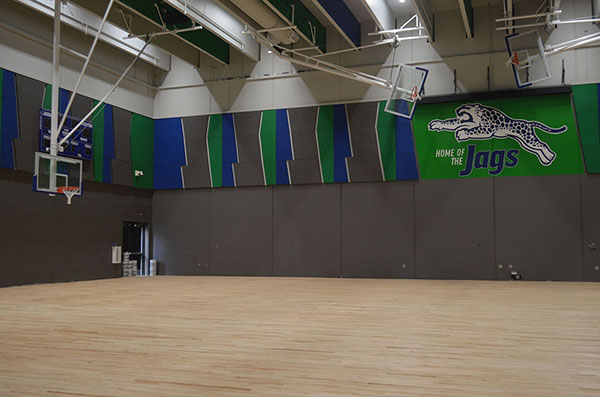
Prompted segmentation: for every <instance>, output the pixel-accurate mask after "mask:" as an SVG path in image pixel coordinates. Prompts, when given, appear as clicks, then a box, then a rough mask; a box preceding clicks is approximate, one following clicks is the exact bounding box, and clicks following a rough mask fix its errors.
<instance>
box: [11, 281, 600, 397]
mask: <svg viewBox="0 0 600 397" xmlns="http://www.w3.org/2000/svg"><path fill="white" fill-rule="evenodd" d="M0 395H2V396H42V395H44V396H46V395H47V396H199V395H209V396H213V395H241V396H245V395H254V396H270V395H271V396H272V395H277V396H285V395H290V396H291V395H295V396H304V395H370V396H384V395H394V396H398V395H408V396H417V395H422V396H432V395H455V396H488V395H489V396H506V395H519V396H581V395H600V284H598V283H535V282H485V281H424V280H364V279H311V278H243V277H223V278H221V277H152V278H142V277H139V278H129V279H113V280H99V281H91V282H76V283H66V284H51V285H34V286H25V287H12V288H4V289H0Z"/></svg>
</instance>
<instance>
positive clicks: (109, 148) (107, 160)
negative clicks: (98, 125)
mask: <svg viewBox="0 0 600 397" xmlns="http://www.w3.org/2000/svg"><path fill="white" fill-rule="evenodd" d="M102 143H103V148H104V149H103V156H102V157H103V159H102V180H103V181H104V183H112V172H111V171H112V170H111V164H112V159H114V158H115V127H114V124H113V108H112V106H111V105H105V106H104V137H103V142H102Z"/></svg>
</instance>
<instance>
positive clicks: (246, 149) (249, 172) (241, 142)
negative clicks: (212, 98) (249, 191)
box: [233, 112, 265, 186]
mask: <svg viewBox="0 0 600 397" xmlns="http://www.w3.org/2000/svg"><path fill="white" fill-rule="evenodd" d="M260 115H261V112H246V113H237V114H234V115H233V121H234V124H235V135H236V141H237V149H238V159H239V162H238V163H237V164H234V165H233V169H234V173H235V183H236V186H260V185H264V184H265V178H264V176H263V166H262V159H261V157H260V144H259V142H258V134H259V127H260Z"/></svg>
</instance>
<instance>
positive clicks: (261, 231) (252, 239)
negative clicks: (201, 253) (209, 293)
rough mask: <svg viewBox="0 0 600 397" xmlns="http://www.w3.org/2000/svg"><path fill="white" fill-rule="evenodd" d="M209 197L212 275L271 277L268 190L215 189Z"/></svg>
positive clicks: (255, 188) (271, 230) (271, 244)
mask: <svg viewBox="0 0 600 397" xmlns="http://www.w3.org/2000/svg"><path fill="white" fill-rule="evenodd" d="M210 196H211V201H210V243H211V246H210V263H209V270H210V272H211V274H216V275H238V274H244V275H249V276H261V275H262V276H266V275H271V274H273V260H272V252H273V228H272V207H273V203H272V192H271V190H270V189H268V188H266V187H262V188H261V187H254V188H244V189H234V188H229V189H215V190H211V191H210ZM159 260H160V259H159Z"/></svg>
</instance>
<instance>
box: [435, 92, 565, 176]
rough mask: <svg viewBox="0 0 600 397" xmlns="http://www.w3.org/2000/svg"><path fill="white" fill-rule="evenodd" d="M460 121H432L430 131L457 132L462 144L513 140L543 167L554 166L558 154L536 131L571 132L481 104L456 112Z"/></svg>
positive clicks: (563, 127) (474, 104)
mask: <svg viewBox="0 0 600 397" xmlns="http://www.w3.org/2000/svg"><path fill="white" fill-rule="evenodd" d="M455 112H456V116H457V117H456V118H454V119H448V120H432V121H431V122H430V123H429V124H428V125H427V127H428V128H429V130H430V131H454V132H455V137H456V140H457V141H458V142H463V141H468V140H472V139H491V138H500V139H504V138H512V139H514V140H515V141H517V142H518V143H519V145H520V146H521V147H522V148H523V149H525V150H526V151H528V152H529V153H532V154H535V155H536V156H537V158H538V159H539V161H540V163H542V164H543V165H550V164H552V162H553V161H554V159H555V158H556V153H554V152H553V151H552V149H550V146H548V144H547V143H545V142H543V141H541V140H540V139H539V138H538V137H537V135H536V134H535V129H536V128H537V129H539V130H542V131H544V132H547V133H549V134H561V133H563V132H565V131H566V130H567V129H568V128H567V126H566V125H563V126H562V127H560V128H551V127H548V126H547V125H545V124H543V123H540V122H539V121H528V120H518V119H513V118H510V117H509V116H507V115H506V114H504V113H503V112H501V111H500V110H498V109H496V108H493V107H490V106H484V105H482V104H480V103H469V104H465V105H462V106H460V107H458V108H456V110H455Z"/></svg>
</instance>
